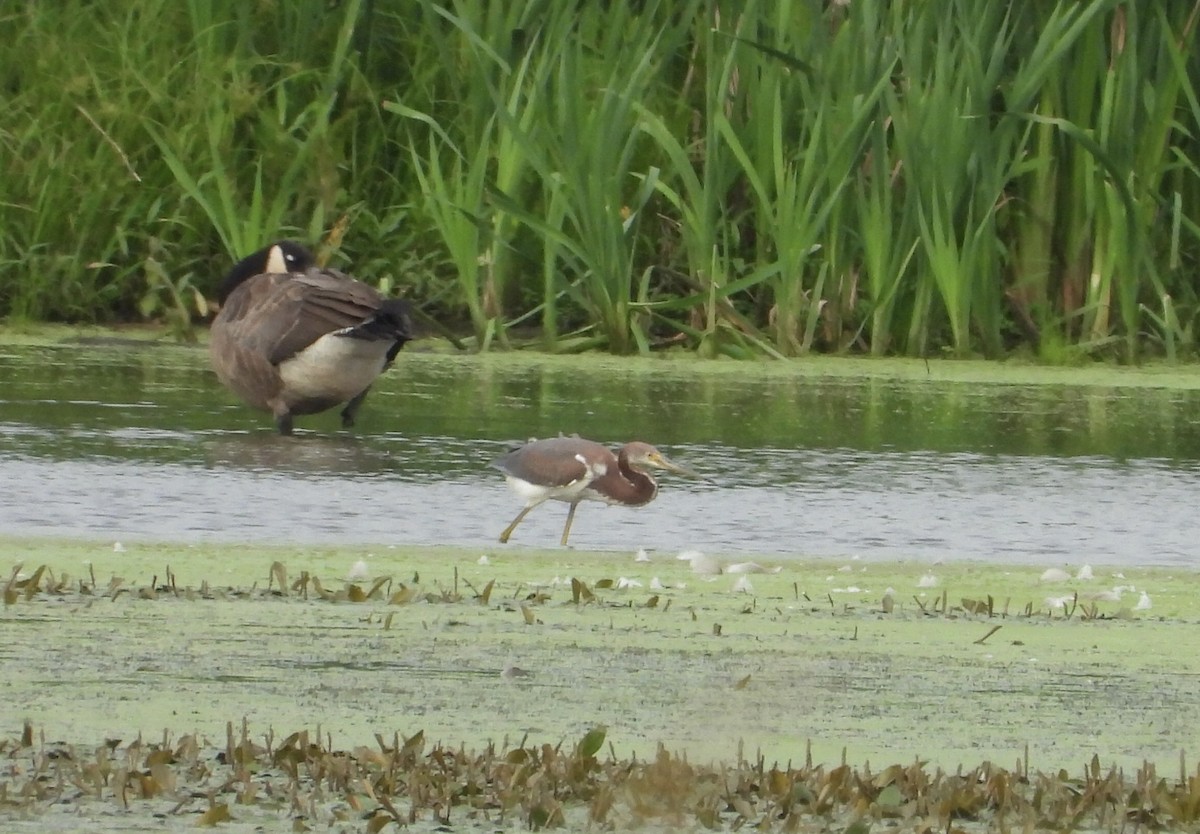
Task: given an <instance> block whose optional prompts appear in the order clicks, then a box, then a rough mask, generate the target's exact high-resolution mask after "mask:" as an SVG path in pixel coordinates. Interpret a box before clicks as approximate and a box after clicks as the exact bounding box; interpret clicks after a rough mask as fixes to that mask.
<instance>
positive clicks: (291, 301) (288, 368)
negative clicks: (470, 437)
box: [209, 240, 412, 434]
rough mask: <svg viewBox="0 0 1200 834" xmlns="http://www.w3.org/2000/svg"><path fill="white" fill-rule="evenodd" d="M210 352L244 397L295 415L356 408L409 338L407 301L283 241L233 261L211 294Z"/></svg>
mask: <svg viewBox="0 0 1200 834" xmlns="http://www.w3.org/2000/svg"><path fill="white" fill-rule="evenodd" d="M217 298H218V301H219V302H220V305H221V309H220V312H218V313H217V317H216V318H215V319H214V320H213V324H212V334H211V338H210V342H209V353H210V356H211V358H212V365H213V369H214V370H215V371H216V372H217V376H218V377H219V378H220V380H221V382H223V383H224V384H225V385H226V386H227V387H228V388H229V389H230V390H232V391H233V392H234V393H235V394H237V395H238V396H239V397H241V398H242V399H243V400H245V401H246V403H247V404H249V405H251V406H253V407H255V408H258V409H262V410H264V411H269V412H271V413H272V414H273V415H274V416H275V425H276V426H278V427H279V432H280V434H291V433H292V418H293V417H294V416H296V415H298V414H316V413H317V412H319V411H325V410H327V409H330V408H333V407H334V406H336V405H338V404H340V403H346V407H345V408H343V409H342V425H343V426H345V427H347V428H349V427H350V426H353V425H354V415H355V414H356V413H357V412H358V407H359V406H360V405H362V401H363V398H364V397H366V395H367V391H368V390H369V389H370V387H371V383H372V382H374V381H375V378H376V377H377V376H379V374H380V373H382V372H383V370H384V369H385V368H387V367H388V366H389V365H391V363H392V360H393V359H395V358H396V354H397V353H398V352H399V351H400V348H402V347H404V343H405V342H407V341H409V340H410V339H412V320H411V317H410V313H409V306H408V302H406V301H402V300H400V299H394V298H384V297H383V296H381V295H380V294H379V293H378V292H377V291H376V290H375V289H373V288H372V287H369V286H367V285H366V284H364V283H362V282H361V281H358V280H355V279H354V278H352V277H351V276H349V275H346V274H345V273H342V272H339V271H337V270H335V269H322V268H320V267H318V266H317V265H316V261H315V259H314V258H313V256H312V253H310V252H309V251H308V250H307V249H305V248H304V247H303V246H301V245H300V244H298V243H293V242H292V241H288V240H285V241H280V242H278V243H273V244H271V245H270V246H267V247H265V248H264V249H260V250H259V251H257V252H255V253H254V254H253V255H249V256H247V257H245V258H243V259H242V260H241V261H239V262H238V263H237V264H236V265H235V266H234V267H233V269H232V270H230V272H229V274H228V275H227V276H226V277H225V280H224V281H223V282H222V284H221V287H220V289H219V291H218V294H217Z"/></svg>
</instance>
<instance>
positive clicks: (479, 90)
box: [0, 0, 1200, 364]
mask: <svg viewBox="0 0 1200 834" xmlns="http://www.w3.org/2000/svg"><path fill="white" fill-rule="evenodd" d="M1198 20H1200V18H1198V17H1197V15H1196V14H1195V10H1194V8H1193V7H1192V6H1190V5H1189V4H1186V3H1183V4H1173V5H1170V6H1168V7H1162V8H1160V7H1157V6H1155V7H1152V8H1145V9H1143V8H1141V7H1140V6H1138V5H1136V4H1128V3H1115V2H1107V3H1092V4H1085V5H1080V4H1078V3H1075V2H1069V1H1068V0H1058V2H1053V3H1045V4H1037V5H1030V6H1027V7H1022V8H1021V9H1019V10H1015V11H1013V10H1008V9H1006V7H1004V6H1002V5H998V4H995V3H989V2H985V0H961V2H956V3H954V4H952V5H950V6H949V7H944V8H943V7H941V6H934V5H930V4H921V3H907V4H903V5H895V4H889V3H880V2H876V1H875V0H864V2H857V3H855V4H854V5H853V6H852V7H851V6H850V5H848V4H846V3H834V4H812V3H809V4H805V3H793V2H782V3H764V2H747V3H744V4H742V5H741V6H739V8H738V9H737V13H736V14H731V13H730V12H729V10H728V9H725V8H721V7H720V6H719V5H718V4H714V3H710V2H699V0H659V2H650V3H647V4H645V6H644V8H643V7H641V6H639V7H637V9H636V10H635V9H630V8H628V7H626V6H624V5H622V4H601V5H596V6H585V7H581V8H575V7H573V6H565V7H562V8H559V7H557V6H554V5H553V4H549V5H548V4H546V3H544V2H542V0H523V2H516V3H512V4H508V5H506V6H505V7H503V8H499V7H496V6H495V5H494V4H489V3H484V2H480V0H456V2H454V3H438V2H434V0H423V2H420V3H415V4H411V8H409V7H406V8H404V9H395V8H392V7H390V6H388V5H387V4H379V3H373V2H366V1H365V0H347V1H346V2H341V3H337V4H332V5H331V4H329V3H327V2H324V0H303V2H301V0H297V2H293V3H288V4H265V5H264V4H259V5H252V6H246V5H245V4H237V3H231V2H229V0H192V2H189V3H186V4H177V3H170V2H166V1H165V0H137V2H136V3H133V4H132V5H130V6H128V8H125V7H122V8H110V7H109V6H106V5H104V4H82V5H80V6H79V7H74V6H72V7H61V8H60V7H58V6H53V5H49V4H25V5H24V6H22V7H20V9H19V10H16V11H14V12H13V13H11V14H7V15H4V16H3V17H0V39H2V40H3V42H4V43H6V44H9V45H10V48H9V49H6V50H5V51H4V53H3V55H2V56H0V77H2V78H3V79H4V81H5V89H6V91H7V94H8V95H7V99H6V103H7V112H8V114H9V117H10V118H9V122H10V123H11V126H10V127H8V128H7V129H6V130H5V132H4V133H3V135H0V144H2V146H3V147H4V148H5V150H6V151H8V153H7V157H8V158H11V159H13V160H17V161H18V163H19V164H15V165H14V166H12V168H11V170H9V171H8V172H7V174H8V175H7V176H6V177H5V178H4V179H3V180H0V228H2V229H3V230H4V232H3V236H2V239H0V263H2V264H3V265H4V266H5V267H6V268H5V269H4V270H3V271H0V316H14V317H18V318H33V319H45V318H53V319H65V320H73V321H93V320H113V319H117V320H121V319H130V318H136V317H137V316H138V315H139V314H141V315H143V316H154V317H156V318H160V319H166V320H167V321H169V322H170V324H171V326H172V328H173V329H174V330H175V331H176V332H177V333H178V334H180V335H181V336H186V335H187V334H189V333H190V329H189V326H190V325H191V323H192V320H193V319H194V318H202V317H203V314H204V312H205V310H206V308H207V303H206V301H205V295H204V294H205V293H207V292H210V291H211V289H212V281H213V280H214V279H215V277H216V276H215V274H214V270H213V268H212V261H213V259H214V258H215V257H223V258H225V259H229V258H231V257H234V256H240V255H244V254H245V253H246V252H248V251H251V250H252V249H254V248H256V247H257V246H260V245H262V244H263V243H264V242H265V241H266V240H269V239H272V238H276V237H278V236H280V235H283V234H290V235H293V236H299V237H304V238H306V239H307V240H308V241H310V242H314V243H315V242H317V241H318V240H324V241H325V242H326V243H327V245H328V249H329V250H331V251H330V254H334V255H336V257H337V258H339V260H346V261H348V262H349V263H350V264H352V265H353V267H354V269H355V271H356V272H357V273H360V274H362V275H364V276H370V277H372V278H373V280H375V281H377V282H378V284H379V285H380V287H381V288H386V289H388V290H395V289H402V290H403V291H404V292H405V294H407V295H409V296H410V297H412V298H414V299H419V300H420V301H421V302H422V304H424V305H425V306H426V307H427V308H428V310H429V311H431V312H432V313H433V314H434V316H433V317H434V318H436V319H438V320H443V319H447V320H452V321H454V322H456V323H457V324H458V325H459V326H460V327H463V328H464V329H469V330H470V331H471V333H472V336H473V346H474V347H476V348H478V349H480V350H486V349H488V348H489V347H490V346H491V345H493V344H499V345H502V346H505V345H525V344H528V345H536V346H540V347H543V348H545V349H548V350H553V351H564V352H566V351H577V350H584V349H589V348H604V349H607V350H608V351H610V352H612V353H618V354H628V353H647V352H649V351H651V350H655V349H662V348H670V347H676V346H681V347H686V348H690V349H693V350H695V351H696V352H697V353H698V354H699V355H703V356H721V355H723V356H730V357H738V358H743V357H756V356H771V357H781V356H792V355H799V354H809V353H812V352H814V351H828V352H862V353H867V352H870V353H872V354H877V355H878V354H891V353H895V354H906V355H914V356H917V355H937V354H938V353H940V352H946V353H952V354H953V355H955V356H958V357H964V356H969V355H974V354H984V355H987V356H1000V355H1004V354H1006V353H1009V352H1012V351H1014V350H1018V351H1020V352H1024V353H1029V354H1033V355H1037V356H1039V357H1040V358H1041V359H1043V360H1045V361H1048V362H1053V363H1062V364H1069V363H1071V362H1074V361H1078V360H1079V359H1081V358H1084V357H1087V356H1104V357H1117V358H1120V359H1122V360H1124V361H1133V360H1137V359H1140V358H1142V357H1144V356H1145V355H1147V354H1151V355H1159V356H1163V357H1166V358H1167V359H1169V360H1171V361H1175V360H1178V359H1183V358H1188V357H1191V356H1194V355H1195V352H1196V330H1197V328H1196V321H1197V319H1198V318H1200V303H1198V299H1197V294H1196V291H1195V287H1194V286H1193V281H1192V280H1191V277H1192V274H1193V271H1194V270H1193V266H1194V264H1195V262H1196V259H1197V252H1198V249H1200V223H1198V218H1197V208H1196V207H1197V206H1200V200H1198V199H1197V195H1198V194H1200V167H1198V166H1197V164H1196V162H1195V160H1196V158H1197V154H1196V137H1197V129H1196V128H1197V125H1198V124H1200V105H1198V104H1197V101H1198V98H1197V95H1196V89H1197V81H1198V79H1200V64H1198V56H1197V51H1196V50H1194V49H1188V48H1187V44H1188V43H1191V42H1193V41H1194V39H1195V30H1196V27H1197V25H1198ZM181 45H182V46H181ZM750 79H753V83H750ZM64 90H66V91H68V92H69V93H70V95H68V96H63V95H61V93H62V91H64ZM1132 136H1138V137H1142V139H1141V140H1139V141H1137V142H1133V141H1130V138H1129V137H1132ZM47 137H51V138H53V141H48V140H47ZM98 184H99V185H98ZM64 206H70V207H71V211H69V212H68V211H64V210H63V207H64ZM113 206H117V207H118V209H117V210H116V211H115V212H114V209H113ZM343 233H344V237H343ZM533 321H536V322H537V323H538V324H539V328H538V331H539V332H536V333H530V332H529V331H528V329H527V328H528V325H529V323H530V322H533Z"/></svg>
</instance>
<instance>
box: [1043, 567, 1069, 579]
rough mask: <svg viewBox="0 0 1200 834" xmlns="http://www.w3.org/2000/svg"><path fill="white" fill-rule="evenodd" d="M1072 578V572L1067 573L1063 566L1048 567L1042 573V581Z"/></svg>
mask: <svg viewBox="0 0 1200 834" xmlns="http://www.w3.org/2000/svg"><path fill="white" fill-rule="evenodd" d="M1070 578H1071V574H1069V573H1067V572H1066V571H1065V570H1063V569H1062V568H1047V569H1046V570H1045V571H1043V573H1042V577H1041V581H1042V582H1066V581H1067V580H1068V579H1070Z"/></svg>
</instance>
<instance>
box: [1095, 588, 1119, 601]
mask: <svg viewBox="0 0 1200 834" xmlns="http://www.w3.org/2000/svg"><path fill="white" fill-rule="evenodd" d="M1121 591H1122V589H1121V588H1120V587H1117V588H1113V589H1112V590H1111V591H1097V592H1096V593H1094V594H1088V599H1094V600H1096V601H1097V602H1120V601H1121Z"/></svg>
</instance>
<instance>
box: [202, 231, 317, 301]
mask: <svg viewBox="0 0 1200 834" xmlns="http://www.w3.org/2000/svg"><path fill="white" fill-rule="evenodd" d="M273 260H276V261H277V263H274V264H273V263H272V261H273ZM315 262H316V259H315V258H313V256H312V253H311V252H309V251H308V250H307V249H305V248H304V247H303V246H301V245H300V244H299V243H295V242H293V241H290V240H281V241H279V242H278V243H272V244H271V245H270V246H264V247H263V248H262V249H259V250H258V251H257V252H255V253H253V254H251V255H247V256H246V257H244V258H242V259H241V260H240V261H238V262H237V263H236V264H234V265H233V269H231V270H229V272H228V273H227V274H226V275H225V278H224V279H223V280H222V281H221V286H220V287H218V288H217V301H218V302H219V303H221V304H224V303H225V299H227V298H229V296H230V294H231V293H232V292H233V291H234V290H236V289H237V288H238V287H239V286H241V285H242V284H243V283H245V282H246V281H248V280H250V279H251V278H253V277H254V276H255V275H262V274H263V273H265V272H269V271H274V272H303V271H304V270H306V269H308V268H309V267H310V266H312V265H313V264H314V263H315Z"/></svg>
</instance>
